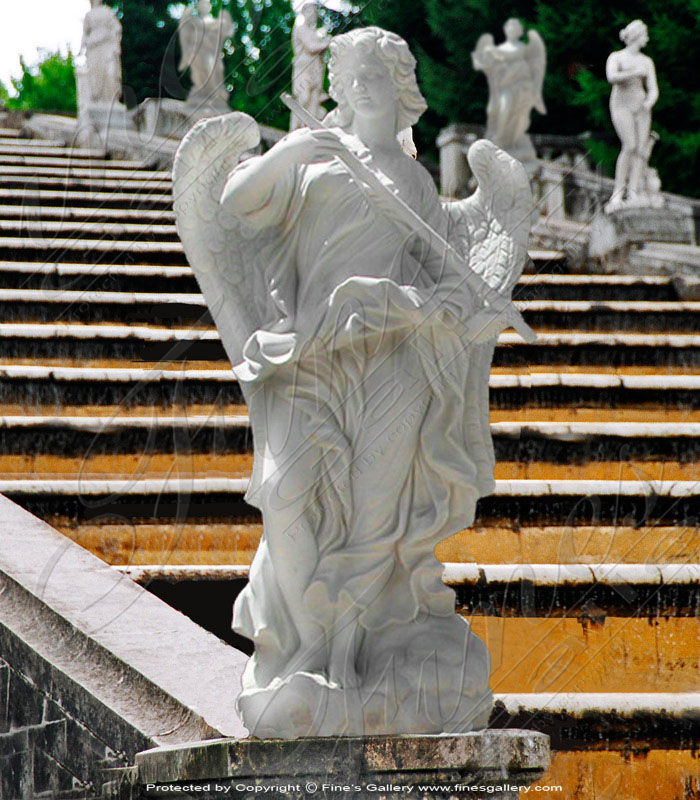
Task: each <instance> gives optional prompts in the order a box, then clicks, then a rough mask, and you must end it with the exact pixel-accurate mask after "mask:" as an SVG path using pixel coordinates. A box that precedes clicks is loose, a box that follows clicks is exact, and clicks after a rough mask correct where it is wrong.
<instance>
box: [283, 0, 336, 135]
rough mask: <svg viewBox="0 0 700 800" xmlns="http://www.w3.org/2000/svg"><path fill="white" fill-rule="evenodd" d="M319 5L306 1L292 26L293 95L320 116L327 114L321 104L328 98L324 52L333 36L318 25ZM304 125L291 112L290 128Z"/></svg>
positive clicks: (307, 108) (315, 114)
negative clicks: (324, 83)
mask: <svg viewBox="0 0 700 800" xmlns="http://www.w3.org/2000/svg"><path fill="white" fill-rule="evenodd" d="M317 23H318V7H317V5H316V3H315V2H313V3H304V4H303V6H302V7H301V9H300V12H299V14H298V15H297V18H296V20H295V22H294V27H293V28H292V49H293V51H294V60H293V62H292V94H293V95H294V97H295V98H296V99H297V100H298V101H299V102H300V103H301V104H302V106H304V108H305V109H306V110H307V111H309V112H311V114H313V115H314V117H316V118H317V119H320V118H321V117H323V115H324V111H323V108H322V107H321V103H322V102H323V101H324V100H327V99H328V95H327V94H326V93H325V92H324V91H323V77H324V75H325V71H326V67H325V63H324V60H323V54H324V53H325V52H326V50H328V46H329V45H330V43H331V37H330V36H329V35H328V34H327V33H326V32H325V30H323V29H318V28H317V27H316V25H317ZM302 127H304V125H303V123H302V122H301V120H299V119H297V117H296V116H295V115H294V114H292V116H291V121H290V126H289V129H290V130H296V129H297V128H302Z"/></svg>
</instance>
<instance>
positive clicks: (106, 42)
mask: <svg viewBox="0 0 700 800" xmlns="http://www.w3.org/2000/svg"><path fill="white" fill-rule="evenodd" d="M90 5H91V8H90V11H88V13H87V14H86V15H85V19H84V20H83V40H82V43H81V45H80V53H81V54H82V53H85V59H86V62H87V87H86V88H87V90H88V91H87V92H86V94H87V97H85V98H84V100H85V101H87V102H88V103H90V104H92V105H103V106H111V105H112V104H113V103H117V102H118V101H119V99H120V98H121V95H122V55H121V53H122V51H121V47H122V26H121V23H120V22H119V20H118V19H117V15H116V12H115V11H114V9H112V8H109V7H108V6H104V5H102V0H91V2H90Z"/></svg>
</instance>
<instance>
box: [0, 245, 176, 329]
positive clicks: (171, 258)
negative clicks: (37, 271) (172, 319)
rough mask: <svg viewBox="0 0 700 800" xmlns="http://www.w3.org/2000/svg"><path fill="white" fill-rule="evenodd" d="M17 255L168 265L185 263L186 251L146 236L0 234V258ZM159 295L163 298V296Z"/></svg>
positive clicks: (42, 259) (44, 259) (36, 258)
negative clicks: (127, 237)
mask: <svg viewBox="0 0 700 800" xmlns="http://www.w3.org/2000/svg"><path fill="white" fill-rule="evenodd" d="M104 254H107V256H106V255H104ZM18 257H19V259H21V260H22V261H32V260H33V261H37V262H48V263H53V262H55V261H57V260H61V259H66V260H67V261H81V260H82V261H83V262H85V263H87V264H94V263H95V261H104V260H108V261H109V262H110V263H127V264H131V263H134V261H143V260H144V259H148V260H149V261H151V262H152V263H159V262H160V263H162V262H165V264H170V265H172V264H178V263H179V264H182V265H184V264H185V263H186V259H185V253H184V250H183V247H182V244H181V243H180V242H178V241H163V242H151V241H149V239H148V236H147V235H144V236H143V238H142V239H141V240H138V241H134V240H133V238H132V239H131V240H125V239H122V240H117V241H115V240H113V239H109V238H106V237H103V238H101V239H80V238H73V239H63V238H58V237H56V238H50V239H48V238H47V239H46V240H45V241H44V240H42V239H41V238H40V237H38V236H37V237H33V238H20V237H12V236H4V237H0V260H4V261H7V260H11V259H12V258H18ZM160 296H161V298H165V296H164V295H160ZM165 302H167V299H165ZM151 319H153V317H151Z"/></svg>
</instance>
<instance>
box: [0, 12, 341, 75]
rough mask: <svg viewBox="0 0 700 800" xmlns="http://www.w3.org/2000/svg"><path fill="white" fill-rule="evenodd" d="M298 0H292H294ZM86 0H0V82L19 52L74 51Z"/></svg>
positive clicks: (29, 56) (28, 55)
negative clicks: (45, 49)
mask: <svg viewBox="0 0 700 800" xmlns="http://www.w3.org/2000/svg"><path fill="white" fill-rule="evenodd" d="M298 2H299V0H295V3H298ZM325 5H328V6H329V7H330V8H337V9H341V8H342V9H345V8H346V7H347V4H346V3H345V2H343V0H326V2H325ZM89 9H90V2H89V0H0V82H2V83H3V84H5V86H8V88H9V82H10V77H11V76H12V77H19V75H20V74H21V69H20V66H19V57H20V55H21V56H23V57H24V59H25V61H26V62H27V63H28V64H32V63H34V62H36V61H37V59H38V55H39V54H38V48H47V49H50V50H56V49H60V50H61V52H63V53H65V52H66V51H67V49H68V48H69V47H70V49H71V50H72V51H73V52H74V53H77V52H78V48H79V47H80V38H81V36H82V21H83V17H84V16H85V14H87V12H88V11H89Z"/></svg>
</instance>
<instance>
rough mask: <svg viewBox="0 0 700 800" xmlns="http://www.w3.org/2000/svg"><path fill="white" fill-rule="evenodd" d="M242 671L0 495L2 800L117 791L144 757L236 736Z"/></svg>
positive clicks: (237, 657)
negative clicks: (150, 752)
mask: <svg viewBox="0 0 700 800" xmlns="http://www.w3.org/2000/svg"><path fill="white" fill-rule="evenodd" d="M245 660H246V656H244V655H243V654H242V653H240V652H239V651H238V650H236V649H235V648H233V647H230V646H228V645H226V644H224V643H223V642H222V641H221V640H219V639H217V638H216V637H215V636H213V635H212V634H210V633H208V632H206V631H205V630H203V629H202V628H200V627H199V626H198V625H195V624H194V623H193V622H191V621H190V620H189V619H187V618H186V617H185V616H183V615H182V614H180V613H179V612H178V611H175V610H174V609H173V608H171V607H170V606H168V605H166V604H165V603H163V602H162V601H161V600H159V599H158V598H157V597H155V596H154V595H152V594H151V593H150V592H148V591H147V590H145V589H144V588H142V587H141V586H138V585H137V584H136V583H134V582H133V581H131V580H129V579H128V578H125V577H124V576H122V575H120V574H118V573H115V570H114V569H112V568H111V567H109V566H108V565H107V564H105V563H104V562H103V561H101V560H100V559H98V558H96V557H95V556H93V555H92V554H90V553H89V552H88V551H87V550H84V549H83V548H82V547H80V546H78V545H77V544H75V543H73V542H72V541H71V540H70V539H68V538H67V537H65V536H63V535H61V534H60V533H58V532H57V531H55V530H54V529H53V528H51V527H50V526H49V525H47V524H46V523H44V522H42V521H41V520H39V519H37V518H36V517H34V516H33V515H32V514H30V513H28V512H27V511H25V510H24V509H22V508H20V507H19V506H17V505H15V504H14V503H12V502H11V501H10V500H8V499H7V498H5V497H2V496H0V797H2V798H3V800H20V799H22V800H23V799H24V798H28V797H35V796H42V797H51V798H53V799H54V800H59V798H61V797H64V796H65V797H71V798H73V797H78V796H81V797H83V796H84V797H91V798H97V797H102V796H105V795H108V794H114V793H115V792H117V785H118V784H119V783H120V782H125V783H127V784H128V783H129V782H130V781H131V780H132V779H133V773H134V767H133V765H135V762H136V754H137V753H138V752H140V751H143V750H145V749H148V748H152V747H158V746H163V745H176V744H181V743H184V742H192V741H201V740H203V739H211V738H217V737H221V736H239V737H240V736H245V735H246V730H245V728H244V727H243V725H242V723H241V722H240V719H239V717H238V714H237V712H236V708H235V700H236V696H237V694H238V691H239V688H240V680H241V673H242V669H243V666H244V662H245ZM81 792H82V794H81Z"/></svg>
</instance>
